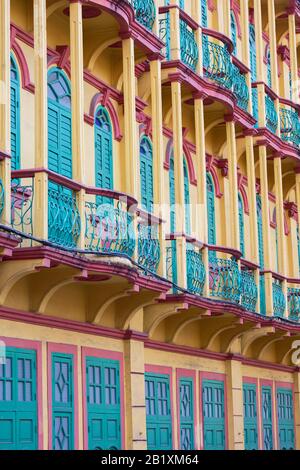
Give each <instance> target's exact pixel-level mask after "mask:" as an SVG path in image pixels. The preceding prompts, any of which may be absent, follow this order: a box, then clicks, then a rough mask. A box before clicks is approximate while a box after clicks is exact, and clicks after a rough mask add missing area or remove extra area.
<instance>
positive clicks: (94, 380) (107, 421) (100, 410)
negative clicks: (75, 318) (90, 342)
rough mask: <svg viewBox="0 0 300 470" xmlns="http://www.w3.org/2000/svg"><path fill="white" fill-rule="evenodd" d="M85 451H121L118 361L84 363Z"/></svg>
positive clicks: (89, 360)
mask: <svg viewBox="0 0 300 470" xmlns="http://www.w3.org/2000/svg"><path fill="white" fill-rule="evenodd" d="M86 383H87V391H86V392H87V419H88V447H89V449H90V450H92V449H97V450H101V449H103V450H104V449H109V450H118V449H121V407H120V364H119V361H113V360H106V359H99V358H95V357H88V358H87V360H86Z"/></svg>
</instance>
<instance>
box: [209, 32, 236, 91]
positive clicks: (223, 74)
mask: <svg viewBox="0 0 300 470" xmlns="http://www.w3.org/2000/svg"><path fill="white" fill-rule="evenodd" d="M203 67H204V75H205V76H206V77H207V78H210V79H211V80H213V81H215V82H217V83H218V84H219V85H221V86H223V87H224V88H227V89H229V90H231V89H232V85H233V77H234V74H233V68H232V63H231V57H230V54H229V52H228V49H227V47H226V46H224V45H220V44H216V43H214V42H211V41H209V40H208V39H207V36H203Z"/></svg>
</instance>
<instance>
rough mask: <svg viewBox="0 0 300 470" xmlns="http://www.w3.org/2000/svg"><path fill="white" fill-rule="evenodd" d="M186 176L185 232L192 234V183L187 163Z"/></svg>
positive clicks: (184, 172) (184, 163) (184, 174)
mask: <svg viewBox="0 0 300 470" xmlns="http://www.w3.org/2000/svg"><path fill="white" fill-rule="evenodd" d="M183 176H184V205H185V231H186V233H187V234H189V233H190V232H191V214H190V182H189V173H188V168H187V164H186V161H185V160H184V161H183Z"/></svg>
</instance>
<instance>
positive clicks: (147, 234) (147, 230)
mask: <svg viewBox="0 0 300 470" xmlns="http://www.w3.org/2000/svg"><path fill="white" fill-rule="evenodd" d="M159 262H160V243H159V239H158V226H157V225H156V224H155V225H146V224H145V223H143V222H140V223H139V224H138V264H139V265H140V266H143V268H145V269H146V270H147V271H149V272H153V273H156V271H157V269H158V265H159Z"/></svg>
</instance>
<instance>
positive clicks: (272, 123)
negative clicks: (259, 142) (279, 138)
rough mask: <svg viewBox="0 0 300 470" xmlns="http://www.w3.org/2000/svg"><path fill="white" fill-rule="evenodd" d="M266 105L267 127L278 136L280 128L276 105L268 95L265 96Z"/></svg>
mask: <svg viewBox="0 0 300 470" xmlns="http://www.w3.org/2000/svg"><path fill="white" fill-rule="evenodd" d="M265 103H266V127H267V129H269V131H271V132H273V134H276V131H277V127H278V115H277V111H276V108H275V103H274V101H273V100H272V98H271V97H270V96H269V95H267V94H266V96H265Z"/></svg>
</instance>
